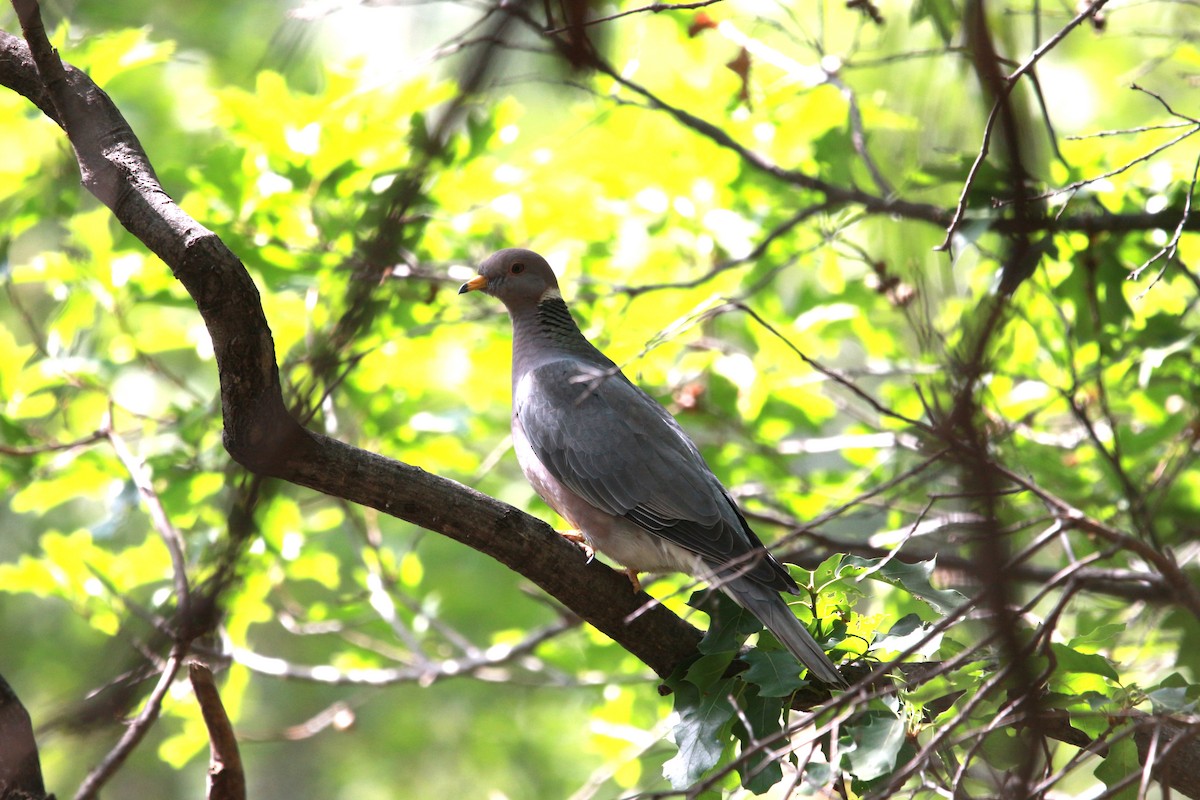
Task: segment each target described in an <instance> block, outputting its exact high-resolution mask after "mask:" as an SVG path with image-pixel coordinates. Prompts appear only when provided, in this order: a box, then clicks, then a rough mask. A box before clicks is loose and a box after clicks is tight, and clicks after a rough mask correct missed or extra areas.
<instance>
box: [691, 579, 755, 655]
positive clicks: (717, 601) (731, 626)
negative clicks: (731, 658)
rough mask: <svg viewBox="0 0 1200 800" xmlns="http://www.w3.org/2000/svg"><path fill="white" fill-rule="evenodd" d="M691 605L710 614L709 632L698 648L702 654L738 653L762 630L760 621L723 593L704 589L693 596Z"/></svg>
mask: <svg viewBox="0 0 1200 800" xmlns="http://www.w3.org/2000/svg"><path fill="white" fill-rule="evenodd" d="M688 605H689V606H691V607H692V608H695V609H697V610H699V611H703V612H704V613H706V614H708V618H709V620H710V622H709V625H708V630H707V631H706V632H705V634H704V638H703V639H701V640H700V644H699V646H698V648H699V650H700V652H701V653H705V654H711V653H731V652H737V650H738V649H739V648H741V646H742V644H743V643H744V642H745V641H746V637H747V636H749V635H750V634H752V633H757V632H758V631H761V630H762V623H761V622H759V621H758V618H757V617H755V616H754V615H753V614H751V613H750V612H749V611H747V610H746V609H744V608H742V607H741V606H739V605H738V604H737V603H735V602H733V601H732V600H730V599H729V597H728V596H727V595H726V594H725V593H724V592H720V591H714V590H712V589H702V590H701V591H698V592H694V593H693V594H692V596H691V597H690V598H689V599H688Z"/></svg>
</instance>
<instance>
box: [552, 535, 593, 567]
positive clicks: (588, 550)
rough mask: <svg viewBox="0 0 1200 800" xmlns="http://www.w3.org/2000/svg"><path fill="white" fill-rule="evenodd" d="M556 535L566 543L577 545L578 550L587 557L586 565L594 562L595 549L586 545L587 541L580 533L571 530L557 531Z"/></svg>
mask: <svg viewBox="0 0 1200 800" xmlns="http://www.w3.org/2000/svg"><path fill="white" fill-rule="evenodd" d="M558 533H559V535H560V536H562V537H563V538H564V539H566V540H567V541H568V542H574V543H575V544H577V545H579V549H580V550H582V551H583V554H584V555H585V556H587V563H588V564H590V563H592V561H593V560H595V558H596V548H594V547H592V546H591V545H590V544H588V540H587V539H586V538H585V537H584V535H583V533H582V531H579V530H577V529H571V530H569V531H559V532H558Z"/></svg>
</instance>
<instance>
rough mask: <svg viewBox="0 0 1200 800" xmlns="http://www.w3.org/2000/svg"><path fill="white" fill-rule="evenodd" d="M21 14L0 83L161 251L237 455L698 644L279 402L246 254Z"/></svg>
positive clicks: (538, 530) (271, 351)
mask: <svg viewBox="0 0 1200 800" xmlns="http://www.w3.org/2000/svg"><path fill="white" fill-rule="evenodd" d="M21 5H25V6H28V5H34V7H35V8H36V4H30V3H22V4H21ZM25 27H26V29H27V30H28V31H29V33H30V35H31V36H33V38H34V41H35V52H34V53H33V54H32V55H31V53H30V49H29V48H28V47H27V46H26V44H25V43H24V42H22V41H21V40H20V39H19V38H17V37H15V36H12V35H11V34H7V33H3V32H0V83H2V84H3V85H5V86H8V87H9V88H11V89H13V90H14V91H17V92H19V93H21V94H22V95H24V96H25V97H27V98H29V99H30V100H31V101H33V102H35V104H37V105H38V107H39V108H42V109H43V110H48V111H52V112H53V114H52V118H53V119H55V121H56V122H58V123H59V124H60V125H61V126H62V127H63V129H64V130H65V131H66V132H67V136H68V137H69V138H70V140H71V144H72V146H73V147H74V148H75V153H76V157H77V159H78V161H79V165H80V171H81V174H82V179H83V183H84V186H85V187H86V188H87V189H88V190H89V191H90V192H91V193H92V194H94V195H95V196H96V197H97V198H98V199H99V200H100V201H101V202H103V203H104V204H105V205H107V206H108V207H109V208H110V209H111V210H112V212H113V214H114V215H115V216H116V217H117V219H118V220H119V221H120V223H121V224H122V225H123V226H124V227H125V228H126V229H127V230H128V231H129V232H130V233H132V234H133V235H134V236H136V237H137V238H138V239H139V240H140V241H141V242H142V243H143V244H145V245H146V246H147V247H148V248H149V249H150V250H152V251H153V252H154V253H155V254H156V255H157V256H158V257H159V258H161V259H162V260H163V261H164V262H166V264H167V265H168V266H169V267H170V268H171V271H172V272H173V273H174V275H175V277H176V278H178V279H179V281H180V282H181V283H182V284H183V286H184V288H185V289H186V290H187V291H188V294H190V295H191V297H192V299H193V300H194V301H195V303H196V307H197V309H198V310H199V312H200V315H201V317H202V318H203V319H204V324H205V326H206V327H207V328H208V332H209V335H210V337H211V338H212V343H213V351H214V354H215V357H216V362H217V369H218V372H219V376H220V384H221V410H222V415H223V421H224V444H225V448H226V450H228V451H229V454H230V456H232V457H233V459H234V460H235V461H237V462H238V463H239V464H241V465H243V466H244V467H246V468H247V469H249V470H251V471H252V472H256V473H258V474H260V475H265V476H269V477H275V478H281V479H283V480H286V481H290V482H292V483H295V484H298V485H301V486H306V487H308V488H311V489H315V490H317V491H319V492H323V493H325V494H329V495H332V496H335V497H341V498H344V499H346V500H350V501H352V502H355V503H360V504H362V505H366V506H370V507H372V508H375V509H378V510H380V511H383V512H385V513H387V514H391V515H393V516H396V517H399V518H401V519H404V520H406V521H408V522H411V523H413V524H415V525H419V526H421V527H423V528H427V529H429V530H432V531H435V532H437V533H440V534H443V535H445V536H448V537H450V538H452V539H455V540H456V541H459V542H461V543H463V544H465V545H467V546H468V547H471V548H472V549H475V550H478V551H479V552H481V553H484V554H485V555H488V556H491V557H492V558H494V559H496V560H498V561H500V562H501V563H503V564H505V565H506V566H508V567H509V568H511V569H513V570H514V571H516V572H518V573H520V574H521V575H523V576H525V577H526V578H528V579H529V580H531V581H533V582H534V583H536V584H537V585H538V586H540V587H541V588H542V589H543V590H545V591H546V592H547V593H548V594H550V595H551V596H553V597H554V598H555V599H557V600H558V601H559V602H561V603H563V604H564V605H565V606H567V607H568V608H570V609H571V611H572V612H574V613H575V614H576V615H578V616H579V617H580V618H581V619H583V620H585V621H586V622H589V623H591V624H592V625H594V626H595V627H596V628H598V629H599V630H601V631H602V632H603V633H605V634H606V635H608V636H609V637H611V638H612V639H613V640H615V641H616V642H617V643H618V644H620V645H621V646H622V647H624V648H625V649H626V650H628V651H629V652H630V653H632V654H633V655H635V656H636V657H637V658H639V659H640V660H641V661H643V662H644V663H645V664H646V665H647V666H649V667H650V668H651V669H652V670H654V672H655V673H657V674H658V675H660V676H662V677H666V676H668V675H670V674H671V672H673V671H674V669H675V668H676V667H677V666H678V665H679V664H680V663H681V662H683V661H684V660H686V659H688V658H691V657H692V656H694V655H695V653H696V644H697V643H698V642H699V641H700V632H699V631H698V630H697V629H696V628H694V627H693V626H692V625H690V624H688V623H687V622H685V621H683V620H682V619H680V618H679V617H678V616H676V615H675V614H674V613H672V612H671V611H669V610H668V609H666V608H665V607H663V606H661V605H658V604H654V603H653V602H652V601H651V599H650V598H649V597H648V596H647V595H645V594H635V593H633V592H631V591H630V589H629V582H628V580H627V579H626V578H625V577H624V576H623V575H621V574H620V573H617V572H615V571H613V570H611V569H609V568H608V567H606V566H604V565H602V564H600V563H599V562H592V563H586V560H585V559H584V557H583V555H582V554H581V552H580V551H579V550H578V548H576V547H575V546H574V545H571V544H570V543H568V542H566V541H564V540H563V539H562V537H560V536H558V535H557V534H555V533H554V531H552V530H551V529H550V527H549V526H548V525H546V524H545V523H543V522H540V521H538V520H536V519H534V518H533V517H530V516H528V515H526V514H524V513H522V512H520V511H518V510H517V509H515V508H513V507H511V506H509V505H506V504H504V503H501V502H499V501H497V500H494V499H492V498H490V497H487V496H486V495H483V494H481V493H479V492H476V491H474V490H473V489H470V488H469V487H466V486H463V485H462V484H459V483H456V482H455V481H452V480H448V479H446V478H442V477H439V476H437V475H433V474H430V473H428V472H425V471H424V470H422V469H420V468H419V467H415V466H412V465H410V464H404V463H401V462H399V461H395V460H393V459H389V458H385V457H383V456H381V455H378V454H375V453H371V452H368V451H366V450H362V449H360V448H357V447H353V446H351V445H349V444H346V443H344V442H340V441H337V440H335V439H331V438H329V437H327V436H322V435H320V434H317V433H314V432H312V431H309V430H306V429H305V428H303V427H302V426H301V425H300V424H299V423H298V422H297V421H296V420H295V419H294V418H293V417H292V416H291V415H290V414H289V413H288V411H287V409H286V407H285V405H284V401H283V395H282V392H281V390H280V381H279V368H278V365H277V363H276V360H275V346H274V340H273V339H272V336H271V330H270V328H269V326H268V324H267V320H266V316H265V315H264V313H263V309H262V304H261V302H260V300H259V294H258V289H257V288H256V287H255V285H254V282H253V280H251V278H250V275H249V273H247V271H246V269H245V267H244V266H243V265H242V263H241V261H240V260H239V259H238V257H237V256H236V255H235V254H234V253H233V252H232V251H230V250H229V248H228V247H227V246H226V245H225V243H224V242H222V241H221V240H220V238H218V237H217V236H216V234H214V233H213V232H212V231H209V230H208V229H207V228H205V227H204V226H202V225H201V224H199V223H198V222H197V221H196V220H194V219H192V218H191V217H190V216H188V215H187V214H186V213H184V212H183V211H182V209H180V208H179V207H178V206H177V205H176V204H175V202H174V201H173V200H172V199H171V198H170V197H169V196H168V195H167V193H166V191H165V190H164V189H163V188H162V186H161V185H160V184H159V182H158V179H157V177H156V176H155V174H154V169H153V167H152V166H151V164H150V161H149V159H148V158H147V156H146V154H145V152H144V151H143V149H142V147H141V145H140V144H139V142H138V140H137V137H136V136H135V135H134V133H133V131H132V129H131V128H130V127H129V124H128V123H127V122H126V121H125V119H124V117H123V116H122V115H121V113H120V111H119V110H118V109H117V108H116V106H115V105H114V104H113V102H112V101H111V100H110V99H109V97H108V96H107V95H106V94H105V93H104V92H103V91H102V90H101V89H100V88H99V87H97V86H96V85H95V83H93V82H92V80H91V79H90V78H89V77H88V76H87V75H85V74H84V73H83V72H81V71H79V70H77V69H74V68H73V67H70V66H67V65H65V64H63V63H62V62H61V61H59V60H58V58H57V54H56V53H54V50H53V48H51V47H50V45H49V43H48V42H47V41H45V33H44V31H43V32H41V37H40V40H39V39H38V36H37V30H36V28H35V27H34V26H25ZM39 41H40V42H41V44H38V42H39ZM35 60H36V62H37V66H36V68H35V64H34V62H35ZM35 69H36V72H35ZM39 74H40V78H39ZM41 87H45V89H44V91H42V90H41ZM47 97H49V98H50V101H49V102H47V100H46V98H47Z"/></svg>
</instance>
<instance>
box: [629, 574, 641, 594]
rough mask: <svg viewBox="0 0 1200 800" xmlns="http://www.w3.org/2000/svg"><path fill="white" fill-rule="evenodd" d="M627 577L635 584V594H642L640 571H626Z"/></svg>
mask: <svg viewBox="0 0 1200 800" xmlns="http://www.w3.org/2000/svg"><path fill="white" fill-rule="evenodd" d="M625 577H626V578H629V582H630V583H632V584H633V593H634V594H641V593H642V582H641V581H640V580H638V571H637V570H636V569H627V570H625Z"/></svg>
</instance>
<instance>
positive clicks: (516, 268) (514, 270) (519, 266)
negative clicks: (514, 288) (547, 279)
mask: <svg viewBox="0 0 1200 800" xmlns="http://www.w3.org/2000/svg"><path fill="white" fill-rule="evenodd" d="M508 271H509V272H510V273H511V274H513V275H520V274H521V273H522V272H524V271H525V265H524V264H523V263H521V262H520V261H518V262H517V263H515V264H513V265H512V266H511V267H509V268H508Z"/></svg>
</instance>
